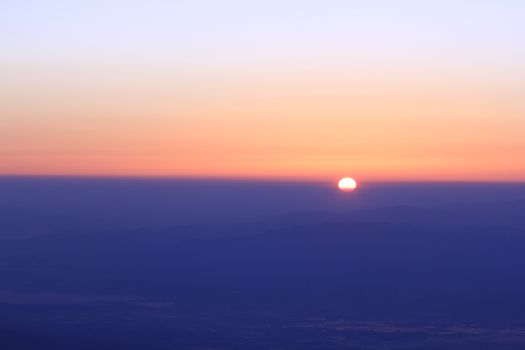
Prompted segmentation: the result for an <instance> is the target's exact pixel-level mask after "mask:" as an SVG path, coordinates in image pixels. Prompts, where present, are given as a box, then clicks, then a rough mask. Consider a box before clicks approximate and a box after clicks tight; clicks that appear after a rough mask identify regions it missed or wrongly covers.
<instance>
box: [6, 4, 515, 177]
mask: <svg viewBox="0 0 525 350" xmlns="http://www.w3.org/2000/svg"><path fill="white" fill-rule="evenodd" d="M123 4H124V3H123V2H113V1H110V2H107V1H102V0H94V1H92V2H89V4H87V3H86V4H85V6H84V5H83V6H82V7H79V6H77V5H75V4H74V2H68V1H57V2H53V3H52V4H51V3H49V4H48V3H47V2H46V4H44V2H42V3H40V2H34V3H33V4H32V7H31V8H28V7H25V6H22V5H21V4H19V2H11V3H9V4H6V5H5V6H3V8H2V11H0V29H2V30H0V47H1V48H2V52H3V53H4V54H3V55H2V57H0V76H1V79H0V175H2V174H3V175H13V174H26V175H125V176H179V177H229V178H232V177H233V178H263V179H270V178H272V179H274V178H275V179H280V178H287V179H290V178H291V179H301V180H302V179H334V178H339V177H341V176H353V177H355V178H357V179H359V180H362V181H412V180H418V181H426V180H429V181H430V180H432V181H434V180H440V181H525V63H524V62H525V49H524V46H523V42H524V39H525V25H524V23H525V22H523V16H522V14H523V11H524V10H525V5H523V3H521V2H517V1H516V2H475V1H472V2H458V1H452V0H440V1H437V0H436V1H428V2H425V4H424V5H422V4H421V2H420V1H412V0H406V1H404V0H403V1H399V2H392V1H386V0H379V1H378V2H345V1H329V2H325V1H311V2H310V1H299V0H297V1H295V0H292V1H286V2H283V1H273V0H271V1H268V0H265V1H258V0H257V1H253V2H243V1H240V0H226V1H224V2H222V1H221V2H215V1H211V0H202V2H201V1H195V2H194V1H189V2H186V1H181V2H166V1H161V0H152V4H154V5H155V6H153V5H151V6H150V2H148V5H147V6H146V5H145V3H141V2H126V3H125V6H123ZM101 9H104V10H103V11H101ZM57 14H60V16H59V15H57Z"/></svg>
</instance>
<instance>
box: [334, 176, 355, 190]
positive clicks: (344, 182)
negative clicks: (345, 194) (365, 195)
mask: <svg viewBox="0 0 525 350" xmlns="http://www.w3.org/2000/svg"><path fill="white" fill-rule="evenodd" d="M337 186H338V187H339V189H340V190H341V191H353V190H355V189H356V187H357V182H356V181H355V180H354V179H352V178H351V177H343V178H342V179H341V180H339V183H338V184H337Z"/></svg>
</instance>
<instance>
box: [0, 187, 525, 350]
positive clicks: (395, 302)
mask: <svg viewBox="0 0 525 350" xmlns="http://www.w3.org/2000/svg"><path fill="white" fill-rule="evenodd" d="M0 195H1V196H0V198H1V199H0V219H1V220H0V230H1V232H0V237H3V239H1V240H0V278H1V280H2V285H1V288H0V310H1V312H0V347H1V348H2V349H4V348H5V349H54V350H61V349H71V348H75V349H94V348H98V349H115V348H123V349H146V348H147V349H305V350H309V349H327V350H330V349H505V350H507V349H509V350H510V349H523V348H524V347H525V298H524V296H525V279H523V271H525V185H521V184H398V185H395V184H375V185H368V186H363V188H362V190H360V191H357V192H355V193H352V194H348V193H346V194H342V193H338V192H336V191H334V190H333V189H331V188H330V187H328V186H326V185H323V184H286V183H249V182H244V183H232V182H199V181H196V182H184V181H182V182H181V181H167V180H163V181H147V180H121V181H119V180H116V179H113V180H102V179H98V180H90V179H27V178H26V179H15V178H4V179H1V180H0ZM352 196H353V197H352Z"/></svg>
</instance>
